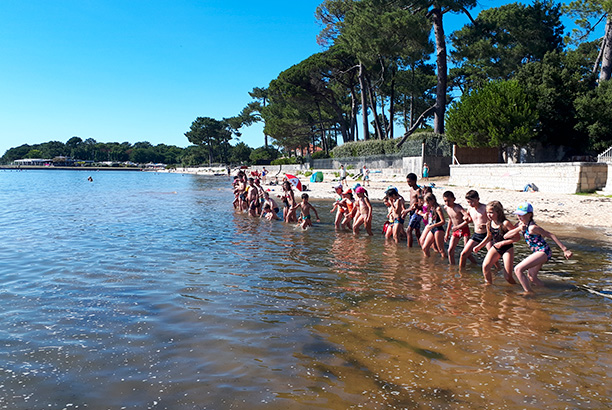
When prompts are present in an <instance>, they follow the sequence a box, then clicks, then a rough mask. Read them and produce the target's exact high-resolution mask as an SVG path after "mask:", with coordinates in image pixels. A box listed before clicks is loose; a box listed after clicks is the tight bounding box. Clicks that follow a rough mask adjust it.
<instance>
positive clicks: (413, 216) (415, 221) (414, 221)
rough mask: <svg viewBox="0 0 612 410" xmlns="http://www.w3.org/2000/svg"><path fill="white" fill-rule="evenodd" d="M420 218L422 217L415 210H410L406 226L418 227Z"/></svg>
mask: <svg viewBox="0 0 612 410" xmlns="http://www.w3.org/2000/svg"><path fill="white" fill-rule="evenodd" d="M422 220H423V217H422V216H421V215H419V214H417V213H416V211H414V210H412V211H410V219H409V221H408V226H409V227H410V228H413V229H420V228H421V221H422Z"/></svg>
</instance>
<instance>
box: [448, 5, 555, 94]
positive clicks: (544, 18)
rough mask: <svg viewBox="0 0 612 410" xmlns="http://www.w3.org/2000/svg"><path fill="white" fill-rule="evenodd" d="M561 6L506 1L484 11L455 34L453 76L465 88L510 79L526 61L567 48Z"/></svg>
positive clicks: (538, 59)
mask: <svg viewBox="0 0 612 410" xmlns="http://www.w3.org/2000/svg"><path fill="white" fill-rule="evenodd" d="M563 30H564V28H563V25H562V24H561V6H560V5H558V4H554V3H552V2H550V1H544V2H542V1H534V3H533V4H530V5H524V4H520V3H511V4H506V5H503V6H500V7H495V8H490V9H486V10H483V11H482V12H480V14H479V15H478V17H477V18H476V20H475V22H474V23H473V24H468V25H466V26H465V27H463V28H462V29H461V30H458V31H456V32H454V33H453V34H452V35H451V37H450V38H451V42H452V44H453V48H454V51H453V52H452V53H451V56H452V59H453V60H454V62H455V64H456V65H457V66H458V67H457V68H454V69H452V70H451V76H452V77H453V79H454V82H455V84H457V85H458V86H459V87H460V88H461V89H462V90H464V91H465V90H469V89H471V88H474V87H481V86H482V85H484V84H486V83H487V82H489V80H507V79H509V78H511V77H512V75H514V74H515V73H516V72H517V71H518V69H519V67H520V66H521V65H523V64H525V63H528V62H533V61H541V60H542V59H543V58H544V55H546V53H548V52H550V51H561V50H562V49H563Z"/></svg>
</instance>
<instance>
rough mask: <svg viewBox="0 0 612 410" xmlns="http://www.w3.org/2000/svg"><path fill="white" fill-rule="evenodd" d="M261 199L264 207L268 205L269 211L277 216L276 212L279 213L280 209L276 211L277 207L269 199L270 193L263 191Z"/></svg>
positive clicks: (272, 200)
mask: <svg viewBox="0 0 612 410" xmlns="http://www.w3.org/2000/svg"><path fill="white" fill-rule="evenodd" d="M263 199H264V207H265V206H266V204H267V205H270V209H271V210H272V211H274V213H275V214H278V211H280V209H278V205H277V204H276V202H275V201H274V199H272V198H270V193H269V192H268V191H263Z"/></svg>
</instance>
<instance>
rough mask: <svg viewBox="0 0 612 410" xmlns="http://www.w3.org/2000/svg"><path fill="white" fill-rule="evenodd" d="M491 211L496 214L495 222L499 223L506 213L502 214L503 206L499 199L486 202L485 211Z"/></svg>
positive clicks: (503, 219) (502, 220) (504, 218)
mask: <svg viewBox="0 0 612 410" xmlns="http://www.w3.org/2000/svg"><path fill="white" fill-rule="evenodd" d="M489 210H491V211H493V213H495V214H496V215H497V223H499V224H500V225H501V224H502V223H503V222H504V221H505V220H506V214H504V206H503V205H502V204H501V202H499V201H491V202H489V203H488V204H487V211H489Z"/></svg>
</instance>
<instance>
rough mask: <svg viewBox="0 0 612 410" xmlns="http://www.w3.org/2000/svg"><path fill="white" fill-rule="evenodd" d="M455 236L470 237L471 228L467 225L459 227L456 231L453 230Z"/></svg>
mask: <svg viewBox="0 0 612 410" xmlns="http://www.w3.org/2000/svg"><path fill="white" fill-rule="evenodd" d="M453 236H454V237H455V238H461V237H462V236H464V237H466V238H469V237H470V228H469V227H468V226H467V225H465V226H464V227H463V228H461V229H457V230H455V231H453Z"/></svg>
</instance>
